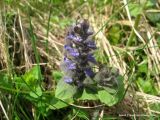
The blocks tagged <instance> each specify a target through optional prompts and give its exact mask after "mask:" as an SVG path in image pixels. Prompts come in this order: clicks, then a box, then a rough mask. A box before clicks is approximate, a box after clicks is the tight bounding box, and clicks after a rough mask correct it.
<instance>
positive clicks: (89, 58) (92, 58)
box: [87, 54, 97, 64]
mask: <svg viewBox="0 0 160 120" xmlns="http://www.w3.org/2000/svg"><path fill="white" fill-rule="evenodd" d="M87 60H88V61H90V62H92V63H95V64H96V63H97V62H96V59H95V58H94V56H93V54H88V55H87Z"/></svg>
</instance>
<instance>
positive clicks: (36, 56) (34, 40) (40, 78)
mask: <svg viewBox="0 0 160 120" xmlns="http://www.w3.org/2000/svg"><path fill="white" fill-rule="evenodd" d="M29 10H30V9H28V13H29ZM28 17H29V23H30V34H31V43H32V48H33V51H34V54H35V59H36V63H37V66H38V73H39V80H40V81H41V80H42V74H41V69H40V60H39V59H40V57H39V54H38V51H37V48H36V41H37V39H36V36H35V35H34V32H33V26H32V21H31V16H30V15H29V14H28Z"/></svg>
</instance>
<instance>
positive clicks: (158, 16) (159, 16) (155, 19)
mask: <svg viewBox="0 0 160 120" xmlns="http://www.w3.org/2000/svg"><path fill="white" fill-rule="evenodd" d="M146 17H147V18H148V20H149V22H151V23H152V24H153V25H156V24H157V23H159V21H160V13H146Z"/></svg>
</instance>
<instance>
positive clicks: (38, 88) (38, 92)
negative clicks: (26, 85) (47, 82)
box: [30, 86, 42, 98]
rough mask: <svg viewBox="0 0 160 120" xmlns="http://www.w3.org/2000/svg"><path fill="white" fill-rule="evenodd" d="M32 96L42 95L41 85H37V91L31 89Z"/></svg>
mask: <svg viewBox="0 0 160 120" xmlns="http://www.w3.org/2000/svg"><path fill="white" fill-rule="evenodd" d="M30 96H32V97H33V98H38V97H40V96H42V89H41V87H40V86H37V87H36V89H35V91H31V92H30Z"/></svg>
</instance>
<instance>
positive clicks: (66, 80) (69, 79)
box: [64, 76, 73, 84]
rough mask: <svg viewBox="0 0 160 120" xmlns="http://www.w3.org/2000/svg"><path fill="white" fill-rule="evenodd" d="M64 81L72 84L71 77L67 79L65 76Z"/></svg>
mask: <svg viewBox="0 0 160 120" xmlns="http://www.w3.org/2000/svg"><path fill="white" fill-rule="evenodd" d="M64 81H65V82H66V83H68V84H70V83H72V82H73V79H72V78H71V77H68V76H65V77H64Z"/></svg>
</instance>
